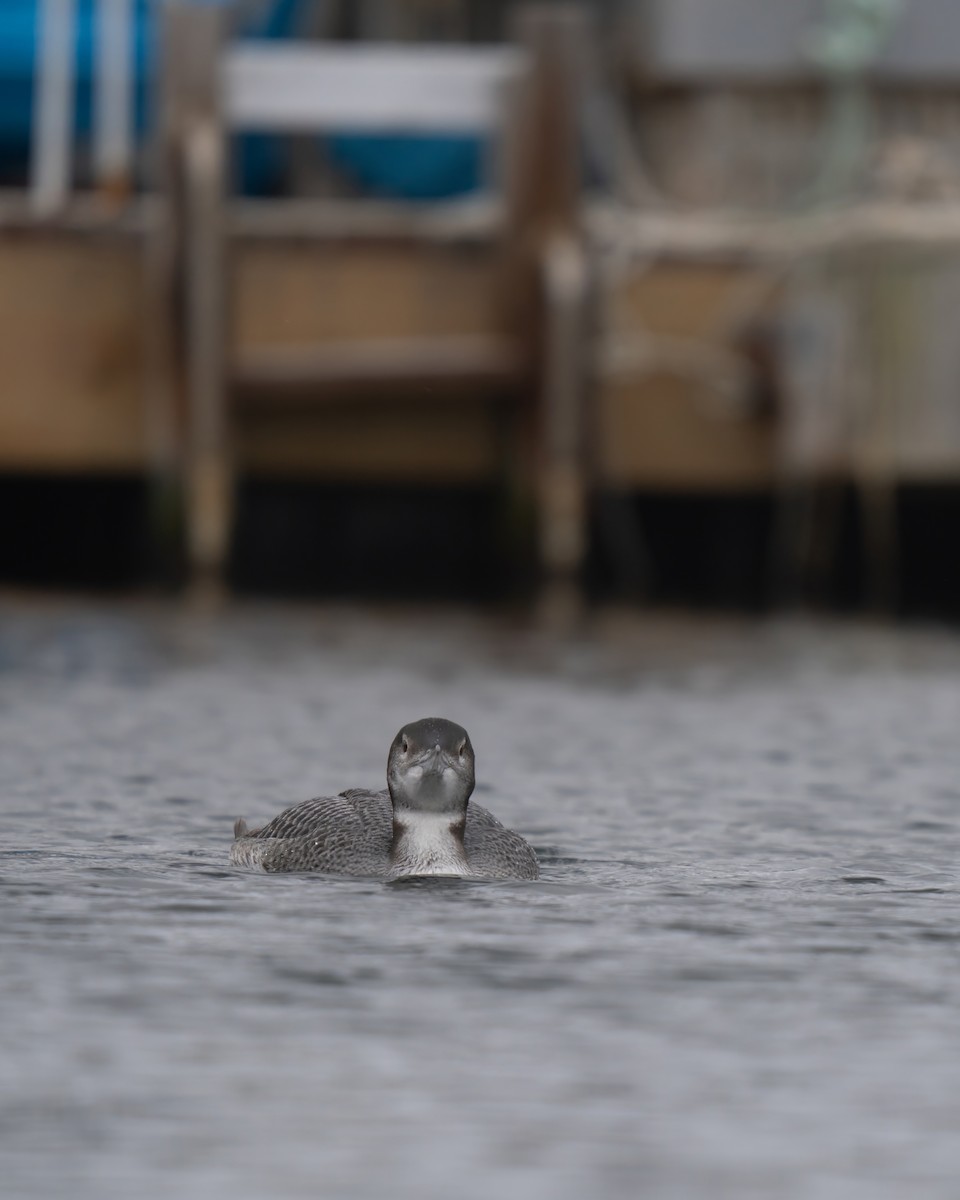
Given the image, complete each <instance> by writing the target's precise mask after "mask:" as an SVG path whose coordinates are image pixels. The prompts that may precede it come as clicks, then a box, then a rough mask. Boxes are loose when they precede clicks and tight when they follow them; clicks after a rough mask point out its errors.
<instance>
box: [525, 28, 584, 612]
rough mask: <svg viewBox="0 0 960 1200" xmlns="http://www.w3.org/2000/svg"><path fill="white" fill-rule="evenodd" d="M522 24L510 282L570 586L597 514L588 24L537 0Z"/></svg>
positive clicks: (540, 538) (557, 557) (549, 520)
mask: <svg viewBox="0 0 960 1200" xmlns="http://www.w3.org/2000/svg"><path fill="white" fill-rule="evenodd" d="M517 31H518V40H519V42H520V45H521V46H522V47H523V49H524V51H525V53H526V54H527V57H528V60H529V62H530V71H529V73H528V75H527V76H526V77H525V78H524V80H523V81H522V82H521V84H520V85H519V87H518V88H517V89H516V93H515V96H514V102H515V105H516V107H515V111H514V113H513V137H512V140H511V143H510V144H509V145H508V146H507V147H506V159H505V169H506V174H507V202H506V203H507V235H506V240H505V250H504V252H505V255H506V261H505V268H504V284H505V288H506V292H507V295H508V296H509V297H511V301H510V302H511V305H512V308H513V311H514V313H515V317H516V320H517V321H518V323H519V326H520V329H521V337H523V338H525V339H526V341H527V345H528V346H529V347H530V349H529V350H528V353H529V354H532V359H533V361H534V362H535V363H536V364H537V367H536V369H537V372H538V376H539V385H538V391H539V402H538V412H537V414H536V418H535V420H534V422H533V423H532V424H531V425H530V427H529V437H530V439H531V445H530V449H529V455H530V458H531V462H532V465H533V473H534V476H535V479H536V483H535V488H534V491H535V496H536V505H537V517H538V531H537V543H538V557H539V561H540V567H541V569H542V570H543V571H544V572H545V573H546V575H547V576H548V577H551V578H553V579H554V580H567V581H570V580H572V579H576V577H577V576H578V574H579V571H580V568H581V567H582V565H583V560H584V555H585V549H586V520H587V501H586V455H585V439H584V433H585V401H586V385H587V377H588V355H589V350H588V346H587V331H588V325H589V321H588V315H587V306H588V297H589V292H590V285H589V269H588V264H587V259H586V257H585V247H584V243H583V229H582V215H581V190H582V189H581V166H580V130H579V110H580V91H581V85H582V79H583V68H584V58H583V52H584V48H585V45H586V39H587V36H588V26H587V23H586V20H585V17H584V14H583V13H582V12H581V11H579V10H577V9H565V8H557V7H554V6H549V5H537V6H533V7H530V8H527V9H524V10H522V12H521V14H520V18H519V20H518V23H517ZM564 590H568V589H564Z"/></svg>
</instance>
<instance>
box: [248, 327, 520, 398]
mask: <svg viewBox="0 0 960 1200" xmlns="http://www.w3.org/2000/svg"><path fill="white" fill-rule="evenodd" d="M525 378H526V372H525V370H524V361H523V358H522V355H521V351H520V347H519V346H518V345H517V344H516V343H515V342H513V341H508V340H507V339H505V338H493V337H482V336H481V337H449V338H442V339H441V338H431V339H429V340H427V339H412V338H411V339H402V340H401V339H391V340H388V341H382V342H358V343H355V344H351V343H343V342H341V343H337V344H334V345H329V346H311V347H309V348H303V349H290V348H283V349H272V348H271V349H260V350H248V351H246V352H241V353H240V355H239V356H238V360H237V362H236V365H235V366H234V368H233V371H232V372H231V382H232V385H233V387H234V388H235V389H236V402H237V403H238V405H239V406H240V407H244V408H258V409H263V410H269V409H274V408H277V407H279V406H281V405H289V403H290V402H291V400H292V401H293V402H294V403H299V404H303V403H307V404H324V403H329V402H331V401H337V400H340V399H342V398H344V397H356V398H361V397H369V398H374V397H379V398H381V399H382V397H383V395H384V393H387V394H389V395H390V396H397V397H398V398H399V397H408V396H409V395H410V394H411V393H420V394H429V395H430V396H431V397H434V396H438V395H439V396H447V397H449V398H456V397H458V396H463V395H464V394H465V393H466V392H471V393H473V394H474V395H481V396H482V395H496V394H497V393H498V392H500V393H502V392H505V391H508V390H510V389H513V390H516V389H517V388H518V387H519V386H520V385H521V384H522V383H523V381H524V379H525Z"/></svg>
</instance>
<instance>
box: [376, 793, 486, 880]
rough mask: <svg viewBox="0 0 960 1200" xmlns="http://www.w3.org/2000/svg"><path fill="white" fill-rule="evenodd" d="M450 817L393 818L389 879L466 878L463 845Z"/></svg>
mask: <svg viewBox="0 0 960 1200" xmlns="http://www.w3.org/2000/svg"><path fill="white" fill-rule="evenodd" d="M455 823H456V817H454V816H451V814H450V813H425V812H411V811H409V810H401V811H400V812H398V813H396V814H395V818H394V827H395V835H394V840H393V851H392V853H391V869H390V875H391V876H392V877H393V878H394V879H396V878H399V877H401V876H404V875H466V874H467V872H468V869H469V868H468V867H467V856H466V853H465V851H464V849H463V842H462V840H461V839H460V837H459V836H458V835H457V834H456V833H454V832H453V830H452V828H451V825H453V824H455Z"/></svg>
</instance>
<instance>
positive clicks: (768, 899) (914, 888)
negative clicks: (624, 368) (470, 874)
mask: <svg viewBox="0 0 960 1200" xmlns="http://www.w3.org/2000/svg"><path fill="white" fill-rule="evenodd" d="M433 714H440V715H446V716H450V717H452V718H453V719H455V720H457V721H459V722H461V723H462V724H464V725H466V727H467V728H468V729H469V730H470V733H471V736H472V739H473V742H474V745H475V747H476V752H477V764H478V779H479V786H478V791H477V796H478V798H480V799H481V801H482V802H483V803H484V804H485V805H487V806H488V807H490V808H491V809H492V810H493V811H494V812H495V813H497V815H498V816H500V818H501V819H502V820H504V821H505V822H506V823H507V824H509V825H512V826H513V827H515V828H517V829H519V830H520V831H522V832H523V833H525V834H526V835H527V836H528V837H529V838H530V839H531V840H532V841H533V843H534V844H535V846H536V847H537V849H538V851H539V853H540V855H541V858H542V861H543V864H544V870H543V878H542V880H541V881H540V882H538V883H534V884H477V883H458V882H452V881H421V882H416V883H406V884H400V885H392V886H385V885H383V884H380V883H376V882H368V881H364V880H344V879H333V878H325V877H321V876H304V875H298V876H264V875H258V874H253V873H244V872H241V871H236V870H232V869H230V868H229V866H228V864H227V851H228V848H229V844H230V838H231V825H232V821H233V819H234V818H235V817H237V816H240V815H242V816H245V817H247V818H248V819H249V820H251V821H259V820H261V819H263V818H266V817H269V816H272V815H273V814H274V813H276V812H277V811H279V810H280V808H282V807H284V806H286V805H287V804H288V803H292V802H294V801H296V800H300V799H304V798H306V797H308V796H311V795H318V794H323V793H329V792H333V791H338V790H340V789H341V788H342V787H345V786H350V785H358V786H359V785H362V786H379V785H380V783H381V781H382V779H383V773H384V766H385V760H386V752H387V747H388V745H389V742H390V740H391V738H392V736H393V734H394V733H395V732H396V730H397V729H398V728H399V726H400V725H401V724H403V723H404V722H405V721H407V720H409V719H412V718H415V717H419V716H423V715H433ZM0 741H2V759H0V762H2V781H0V820H2V830H3V838H2V843H0V967H2V975H0V1192H2V1194H3V1195H4V1196H9V1197H11V1198H14V1197H31V1198H32V1197H44V1198H49V1197H60V1196H64V1197H66V1196H70V1197H78V1198H81V1200H86V1198H87V1197H89V1198H91V1200H92V1198H96V1200H112V1198H113V1197H124V1198H125V1200H126V1198H129V1197H134V1196H136V1197H147V1198H152V1197H164V1198H168V1197H176V1198H178V1200H182V1198H187V1200H192V1198H201V1197H202V1198H204V1200H219V1198H221V1197H223V1198H229V1200H246V1198H251V1200H252V1198H261V1197H300V1196H303V1197H345V1198H350V1197H374V1196H376V1197H381V1196H384V1195H389V1196H391V1197H396V1198H399V1200H403V1198H406V1197H420V1198H428V1200H432V1198H434V1197H436V1198H438V1200H440V1198H447V1197H463V1198H468V1200H471V1198H474V1197H476V1198H478V1200H479V1198H481V1197H482V1198H487V1197H518V1198H523V1200H528V1198H529V1200H537V1198H539V1197H544V1198H547V1197H549V1198H550V1200H566V1198H568V1197H569V1198H570V1200H574V1198H576V1200H581V1198H583V1197H588V1196H593V1197H608V1196H609V1197H633V1196H639V1195H643V1196H653V1197H667V1198H671V1197H704V1198H706V1197H710V1198H711V1200H713V1198H716V1197H770V1196H776V1197H778V1200H783V1198H788V1200H790V1198H794V1197H803V1198H806V1197H811V1198H824V1197H844V1198H846V1197H853V1198H856V1197H861V1196H862V1197H870V1198H871V1200H884V1198H886V1197H891V1198H892V1197H896V1198H897V1200H900V1198H901V1197H920V1196H922V1197H924V1198H925V1200H938V1198H940V1197H943V1198H944V1200H946V1198H948V1197H949V1198H950V1200H955V1197H956V1196H957V1195H958V1194H960V1192H958V1188H960V1183H958V1179H960V1015H958V1010H960V890H958V863H960V859H958V848H960V637H958V636H956V635H955V634H952V633H949V632H937V631H935V630H914V631H912V632H895V631H884V630H882V629H877V628H873V629H871V628H858V627H849V626H848V627H844V626H840V625H828V626H812V625H805V624H796V623H771V624H749V623H743V624H737V623H727V624H718V623H713V624H704V623H699V622H696V621H692V620H680V619H664V618H658V619H652V620H648V621H645V622H644V621H637V620H631V619H627V618H615V617H613V616H608V617H606V618H603V619H599V620H598V621H596V622H595V623H594V625H593V626H592V627H590V628H589V629H588V630H587V631H586V632H585V633H584V634H583V635H581V636H580V637H578V638H576V639H574V640H570V641H556V640H552V639H551V638H549V637H547V636H544V635H536V634H530V633H526V632H524V631H523V630H522V629H521V628H519V627H515V626H510V625H507V624H504V623H502V622H497V621H495V620H483V619H480V618H478V617H473V616H470V615H469V614H464V613H459V614H458V613H430V612H420V613H406V614H404V613H394V614H392V615H391V614H386V615H384V614H379V615H378V614H376V613H373V612H365V613H358V612H350V611H348V610H334V609H325V610H316V611H314V610H310V609H284V608H249V609H248V608H237V609H234V610H231V611H230V612H228V613H227V614H226V615H225V616H223V617H221V618H219V619H217V620H214V619H212V618H203V617H198V616H193V617H190V616H185V615H183V614H177V613H176V611H175V610H172V609H170V610H164V609H163V608H162V607H150V606H147V605H136V604H131V605H125V606H124V605H116V606H109V605H95V604H85V603H79V602H63V603H53V602H50V601H46V602H44V603H43V604H39V605H38V604H37V603H35V602H34V603H33V604H28V603H27V602H26V601H25V600H20V601H17V600H14V599H8V600H6V601H4V602H3V603H2V604H0Z"/></svg>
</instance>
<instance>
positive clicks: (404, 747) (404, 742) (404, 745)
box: [400, 737, 410, 754]
mask: <svg viewBox="0 0 960 1200" xmlns="http://www.w3.org/2000/svg"><path fill="white" fill-rule="evenodd" d="M400 749H401V750H402V751H403V753H404V754H406V753H407V751H408V750H409V749H410V743H409V742H408V741H407V739H406V737H404V738H403V740H402V741H401V742H400Z"/></svg>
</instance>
